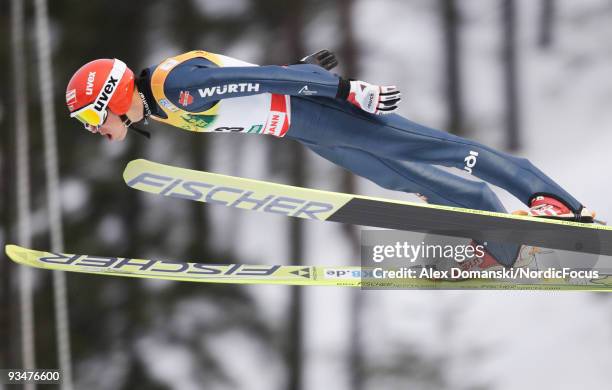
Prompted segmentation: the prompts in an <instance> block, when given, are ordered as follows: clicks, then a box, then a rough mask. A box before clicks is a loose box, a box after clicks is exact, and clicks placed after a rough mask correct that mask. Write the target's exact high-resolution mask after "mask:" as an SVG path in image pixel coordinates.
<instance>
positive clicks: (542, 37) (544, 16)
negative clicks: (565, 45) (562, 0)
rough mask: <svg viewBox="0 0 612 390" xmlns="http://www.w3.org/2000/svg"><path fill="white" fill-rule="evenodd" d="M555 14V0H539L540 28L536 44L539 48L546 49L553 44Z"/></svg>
mask: <svg viewBox="0 0 612 390" xmlns="http://www.w3.org/2000/svg"><path fill="white" fill-rule="evenodd" d="M556 16H557V3H556V1H555V0H541V9H540V26H539V27H540V28H539V33H538V46H539V47H540V48H541V49H548V48H549V47H551V46H552V44H553V40H554V35H553V33H554V30H555V21H556Z"/></svg>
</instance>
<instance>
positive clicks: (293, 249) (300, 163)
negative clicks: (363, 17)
mask: <svg viewBox="0 0 612 390" xmlns="http://www.w3.org/2000/svg"><path fill="white" fill-rule="evenodd" d="M287 6H288V7H290V9H288V10H287V11H288V12H287V13H286V15H287V17H286V19H285V23H286V24H285V31H286V36H287V49H288V50H287V53H288V56H289V61H291V60H295V59H296V58H302V57H303V56H304V55H305V54H304V52H305V50H304V40H303V36H302V34H303V31H304V0H295V1H292V2H290V3H287ZM289 152H290V153H291V158H290V160H289V174H290V176H291V181H292V182H293V183H292V184H293V185H295V186H299V187H303V186H305V185H306V170H305V168H304V166H305V164H304V159H305V155H304V149H303V147H302V146H301V145H299V144H297V143H292V144H291V146H290V150H289ZM288 223H289V248H290V249H289V252H290V253H289V258H290V259H291V260H290V261H291V264H293V265H299V264H300V263H301V260H300V259H302V257H303V255H304V248H303V247H304V237H303V235H304V229H303V225H302V221H301V220H299V219H297V218H290V221H288ZM290 291H291V299H290V301H289V308H290V309H289V313H290V314H289V324H288V328H289V329H288V330H289V331H288V344H287V345H288V351H287V357H288V360H287V361H288V367H289V375H288V378H289V380H288V386H287V389H289V390H299V389H301V388H302V385H303V380H302V378H303V364H302V363H303V352H304V341H303V333H304V329H303V321H302V311H303V305H302V290H301V288H300V287H291V288H290Z"/></svg>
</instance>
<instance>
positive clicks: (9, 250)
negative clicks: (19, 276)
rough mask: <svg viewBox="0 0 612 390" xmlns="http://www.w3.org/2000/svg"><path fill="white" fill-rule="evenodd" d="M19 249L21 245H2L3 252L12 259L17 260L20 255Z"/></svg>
mask: <svg viewBox="0 0 612 390" xmlns="http://www.w3.org/2000/svg"><path fill="white" fill-rule="evenodd" d="M20 250H21V247H19V246H17V245H13V244H7V245H5V246H4V252H5V253H6V255H7V256H8V257H9V258H10V259H11V260H13V261H18V258H19V257H20V256H19V252H20Z"/></svg>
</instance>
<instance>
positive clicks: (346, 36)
mask: <svg viewBox="0 0 612 390" xmlns="http://www.w3.org/2000/svg"><path fill="white" fill-rule="evenodd" d="M354 6H355V1H354V0H339V1H338V16H339V20H340V32H341V37H340V39H341V41H340V50H339V54H340V59H339V61H340V63H341V64H342V69H343V70H344V74H343V76H344V77H347V78H358V74H359V70H358V65H357V58H358V48H357V42H356V41H355V34H354V31H353V9H354ZM341 191H342V192H347V193H349V194H354V193H355V192H356V186H355V176H354V175H353V174H352V173H351V172H349V171H346V170H342V188H341ZM342 229H343V231H344V234H345V235H346V238H347V240H349V242H350V244H351V245H350V246H351V248H352V252H353V253H352V254H353V257H354V258H358V257H359V233H358V232H357V229H356V228H355V226H352V225H343V226H342ZM362 307H363V296H362V295H361V290H356V291H353V292H352V294H351V318H350V325H349V326H350V334H351V336H350V340H351V342H350V351H349V367H350V370H351V373H350V384H351V386H350V387H351V389H353V390H360V389H362V388H363V383H364V378H363V372H364V370H363V353H362V350H361V332H360V319H361V317H362Z"/></svg>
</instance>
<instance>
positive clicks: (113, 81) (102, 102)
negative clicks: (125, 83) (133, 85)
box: [94, 74, 119, 111]
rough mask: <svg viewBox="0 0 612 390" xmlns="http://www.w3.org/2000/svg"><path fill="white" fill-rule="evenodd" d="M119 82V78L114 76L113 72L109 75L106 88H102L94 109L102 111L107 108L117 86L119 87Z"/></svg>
mask: <svg viewBox="0 0 612 390" xmlns="http://www.w3.org/2000/svg"><path fill="white" fill-rule="evenodd" d="M118 82H119V79H118V78H114V77H113V75H112V74H111V75H110V76H109V78H108V81H106V84H104V88H102V90H101V91H100V94H99V95H98V98H97V99H96V104H94V109H96V111H102V110H104V109H105V108H106V106H107V105H108V102H109V100H110V98H111V97H112V96H113V92H114V91H115V88H117V83H118Z"/></svg>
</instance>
